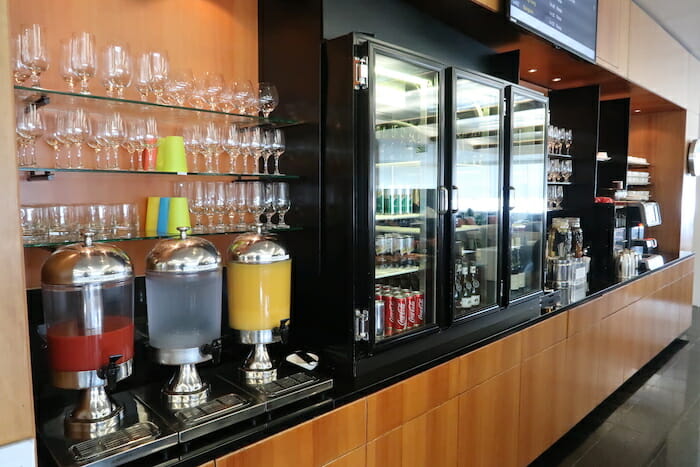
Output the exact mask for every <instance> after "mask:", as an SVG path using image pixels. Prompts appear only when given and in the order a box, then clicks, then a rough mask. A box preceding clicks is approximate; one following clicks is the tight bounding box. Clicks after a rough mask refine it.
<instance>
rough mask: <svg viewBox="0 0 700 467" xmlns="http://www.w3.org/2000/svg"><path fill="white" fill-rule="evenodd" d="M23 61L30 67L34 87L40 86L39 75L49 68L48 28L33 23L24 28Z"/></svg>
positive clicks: (22, 41) (22, 39)
mask: <svg viewBox="0 0 700 467" xmlns="http://www.w3.org/2000/svg"><path fill="white" fill-rule="evenodd" d="M20 41H21V45H20V49H21V51H22V53H21V56H22V63H24V65H25V66H26V67H27V68H28V69H29V73H30V82H31V85H32V87H35V88H38V87H40V83H39V77H40V76H41V74H42V73H43V72H45V71H46V70H47V69H48V68H49V53H48V50H47V48H46V28H44V27H43V26H41V25H39V24H32V25H30V26H28V27H26V28H24V29H23V30H22V34H21V37H20Z"/></svg>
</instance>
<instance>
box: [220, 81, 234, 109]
mask: <svg viewBox="0 0 700 467" xmlns="http://www.w3.org/2000/svg"><path fill="white" fill-rule="evenodd" d="M218 109H219V110H220V111H222V112H226V113H229V112H233V110H234V109H235V105H234V93H233V88H232V87H231V86H227V85H226V84H224V87H223V89H222V90H221V93H220V94H219V102H218Z"/></svg>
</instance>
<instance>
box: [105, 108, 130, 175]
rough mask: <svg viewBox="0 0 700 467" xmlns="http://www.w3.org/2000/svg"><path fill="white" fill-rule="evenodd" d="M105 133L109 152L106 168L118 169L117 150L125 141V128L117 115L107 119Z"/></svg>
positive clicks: (120, 117)
mask: <svg viewBox="0 0 700 467" xmlns="http://www.w3.org/2000/svg"><path fill="white" fill-rule="evenodd" d="M106 129H107V131H106V134H105V138H106V140H107V144H108V145H109V149H110V152H108V153H107V154H108V156H107V160H106V163H107V168H108V169H118V168H119V148H120V147H121V145H122V144H124V141H125V140H126V128H125V126H124V120H122V116H121V115H120V114H119V113H116V112H115V113H113V114H112V115H110V116H109V117H107V128H106Z"/></svg>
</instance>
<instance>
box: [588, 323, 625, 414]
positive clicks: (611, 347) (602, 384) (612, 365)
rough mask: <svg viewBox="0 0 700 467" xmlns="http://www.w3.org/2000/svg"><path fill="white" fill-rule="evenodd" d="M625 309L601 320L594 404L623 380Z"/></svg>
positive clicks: (597, 348)
mask: <svg viewBox="0 0 700 467" xmlns="http://www.w3.org/2000/svg"><path fill="white" fill-rule="evenodd" d="M627 317H628V314H627V313H626V309H625V310H620V311H618V312H617V313H615V314H614V315H611V316H609V317H607V318H606V319H604V320H603V321H601V323H600V333H599V340H598V345H597V346H596V350H597V355H598V372H597V378H596V390H597V392H596V394H595V397H594V405H597V404H599V403H600V402H602V401H603V399H605V398H606V397H608V396H609V395H610V394H612V393H613V391H615V390H616V389H617V388H618V387H619V386H620V385H621V384H622V381H623V380H624V372H625V366H626V364H627V359H628V351H627V349H628V346H629V340H628V334H627V332H626V329H625V327H626V326H628V325H629V323H628V322H627V320H626V318H627Z"/></svg>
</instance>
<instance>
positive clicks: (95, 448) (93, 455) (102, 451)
mask: <svg viewBox="0 0 700 467" xmlns="http://www.w3.org/2000/svg"><path fill="white" fill-rule="evenodd" d="M158 435H160V429H159V428H158V427H157V426H156V425H155V424H153V423H151V422H141V423H137V424H135V425H131V426H130V427H127V428H124V429H121V430H119V431H115V432H114V433H110V434H108V435H105V436H101V437H99V438H95V439H90V440H87V441H83V442H80V443H77V444H74V445H73V446H71V447H70V448H69V449H68V450H69V451H70V453H71V455H72V456H73V458H74V459H75V460H76V462H78V463H79V464H81V465H83V464H87V463H88V462H91V461H93V460H96V459H99V458H101V457H108V456H110V455H112V454H115V453H117V452H120V451H126V450H127V449H131V448H133V447H136V446H138V445H139V444H144V443H146V442H148V441H150V440H152V439H155V438H156V437H157V436H158Z"/></svg>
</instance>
